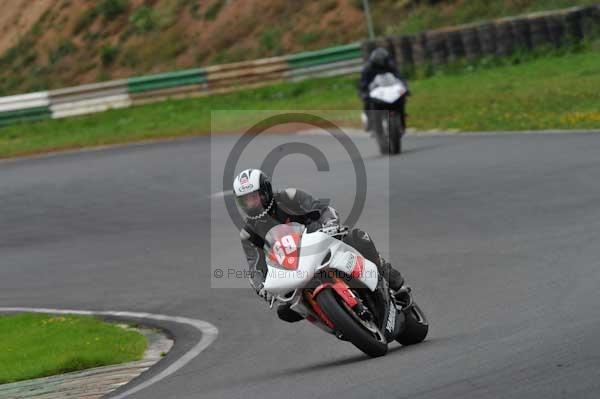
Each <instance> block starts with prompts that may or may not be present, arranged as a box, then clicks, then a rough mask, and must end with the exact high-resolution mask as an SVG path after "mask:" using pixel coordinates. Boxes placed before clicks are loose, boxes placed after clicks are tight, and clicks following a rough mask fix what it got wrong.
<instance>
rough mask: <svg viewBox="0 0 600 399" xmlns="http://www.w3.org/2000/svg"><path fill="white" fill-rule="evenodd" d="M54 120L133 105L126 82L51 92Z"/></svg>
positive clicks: (111, 82) (95, 84) (114, 81)
mask: <svg viewBox="0 0 600 399" xmlns="http://www.w3.org/2000/svg"><path fill="white" fill-rule="evenodd" d="M49 94H50V110H51V111H52V118H53V119H58V118H67V117H70V116H76V115H84V114H90V113H94V112H102V111H106V110H108V109H111V108H125V107H129V106H130V105H131V99H130V98H129V94H128V93H127V81H126V80H113V81H110V82H102V83H94V84H89V85H82V86H76V87H69V88H66V89H59V90H52V91H50V93H49Z"/></svg>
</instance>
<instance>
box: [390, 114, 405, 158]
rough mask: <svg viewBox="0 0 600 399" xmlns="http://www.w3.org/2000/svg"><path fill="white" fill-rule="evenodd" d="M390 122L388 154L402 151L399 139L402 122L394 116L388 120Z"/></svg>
mask: <svg viewBox="0 0 600 399" xmlns="http://www.w3.org/2000/svg"><path fill="white" fill-rule="evenodd" d="M389 124H390V137H389V140H390V154H399V153H400V152H401V151H402V146H401V144H400V140H401V138H402V136H401V135H402V122H401V121H400V120H399V118H397V117H396V116H393V117H391V118H390V120H389Z"/></svg>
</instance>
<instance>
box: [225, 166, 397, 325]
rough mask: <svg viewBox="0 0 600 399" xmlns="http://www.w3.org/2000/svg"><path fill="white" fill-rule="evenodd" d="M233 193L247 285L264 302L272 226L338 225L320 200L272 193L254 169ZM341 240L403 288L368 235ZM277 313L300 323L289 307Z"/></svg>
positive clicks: (238, 179)
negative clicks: (240, 225) (243, 217)
mask: <svg viewBox="0 0 600 399" xmlns="http://www.w3.org/2000/svg"><path fill="white" fill-rule="evenodd" d="M233 191H234V195H235V199H236V202H237V205H238V207H239V208H240V209H241V210H242V211H243V212H244V214H245V215H246V224H245V226H244V228H242V230H241V231H240V238H241V240H242V248H243V249H244V253H245V254H246V259H247V261H248V264H249V267H250V275H251V277H250V284H251V285H252V287H253V288H254V289H255V291H256V293H257V294H258V295H260V296H261V297H263V298H264V299H266V300H268V294H267V292H266V291H265V289H264V288H263V286H264V282H265V278H266V276H267V266H266V263H265V254H264V248H263V247H264V244H265V241H264V237H265V236H266V235H267V232H268V231H269V230H270V229H271V228H272V227H273V226H276V225H278V224H282V223H289V222H296V223H300V224H303V225H305V226H306V227H307V231H308V232H314V231H316V230H318V229H320V228H321V227H323V226H325V225H331V224H335V225H337V224H339V218H338V214H337V212H336V211H335V209H333V208H332V207H330V206H328V205H327V204H326V203H325V202H324V201H320V200H318V199H315V198H313V197H312V196H311V195H310V194H308V193H306V192H305V191H302V190H299V189H296V188H287V189H285V190H283V191H276V192H273V190H272V188H271V182H270V179H269V177H268V176H267V175H266V174H264V173H263V172H262V171H260V170H258V169H247V170H244V171H243V172H242V173H240V174H239V175H238V176H237V177H236V178H235V180H234V182H233ZM343 241H344V242H345V243H347V244H348V245H350V246H352V247H353V248H355V249H357V250H358V251H359V252H360V253H361V254H362V255H363V256H365V258H367V259H369V260H370V261H371V262H373V263H375V265H377V267H378V268H379V271H380V273H381V274H382V275H383V276H384V277H386V278H387V279H388V282H389V286H390V289H392V290H393V291H398V290H399V289H400V288H401V287H402V286H403V284H404V279H403V278H402V275H401V274H400V272H399V271H397V270H396V269H394V268H393V267H392V266H391V265H390V264H389V263H388V262H386V261H385V260H384V259H383V258H382V257H381V256H380V255H379V253H378V252H377V250H376V249H375V245H374V244H373V241H372V240H371V237H369V235H368V234H366V233H365V232H363V231H361V230H359V229H353V230H351V231H350V232H349V234H348V235H347V236H346V237H345V238H344V239H343ZM277 314H278V315H279V318H280V319H282V320H284V321H287V322H290V323H292V322H296V321H300V320H302V316H300V315H299V314H298V313H296V312H294V311H293V310H292V309H290V305H289V304H282V305H280V306H279V308H278V309H277Z"/></svg>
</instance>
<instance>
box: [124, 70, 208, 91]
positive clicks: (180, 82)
mask: <svg viewBox="0 0 600 399" xmlns="http://www.w3.org/2000/svg"><path fill="white" fill-rule="evenodd" d="M205 82H206V72H205V70H204V68H196V69H187V70H185V71H177V72H167V73H161V74H157V75H148V76H139V77H133V78H129V79H127V90H128V92H129V93H141V92H145V91H152V90H160V89H167V88H170V87H178V86H187V85H193V84H200V83H205Z"/></svg>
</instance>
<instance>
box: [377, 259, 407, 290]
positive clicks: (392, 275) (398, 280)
mask: <svg viewBox="0 0 600 399" xmlns="http://www.w3.org/2000/svg"><path fill="white" fill-rule="evenodd" d="M379 262H380V265H381V267H380V272H381V274H382V275H383V276H384V277H385V279H386V280H387V282H388V285H389V286H390V289H391V290H392V291H394V292H396V291H399V290H400V288H402V286H403V285H404V277H402V274H400V272H399V271H398V270H396V269H394V268H393V267H392V264H391V263H390V262H388V261H386V260H385V259H384V258H383V256H381V255H379Z"/></svg>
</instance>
